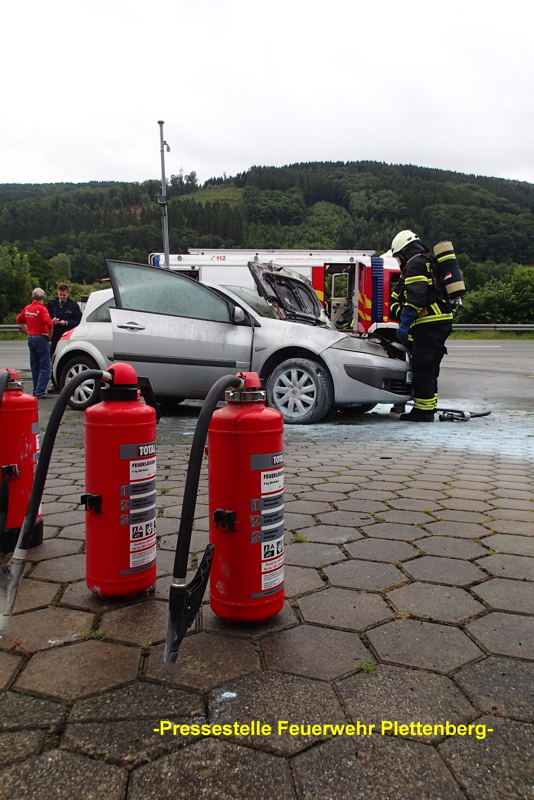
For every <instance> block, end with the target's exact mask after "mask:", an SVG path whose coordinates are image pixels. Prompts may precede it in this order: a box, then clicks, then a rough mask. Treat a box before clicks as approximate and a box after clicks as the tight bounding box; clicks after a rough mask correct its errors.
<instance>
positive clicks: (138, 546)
mask: <svg viewBox="0 0 534 800" xmlns="http://www.w3.org/2000/svg"><path fill="white" fill-rule="evenodd" d="M155 544H156V534H154V535H153V536H150V537H149V538H148V539H142V540H141V541H139V539H135V541H133V542H130V553H137V552H138V551H139V550H144V548H145V547H153V546H154V545H155Z"/></svg>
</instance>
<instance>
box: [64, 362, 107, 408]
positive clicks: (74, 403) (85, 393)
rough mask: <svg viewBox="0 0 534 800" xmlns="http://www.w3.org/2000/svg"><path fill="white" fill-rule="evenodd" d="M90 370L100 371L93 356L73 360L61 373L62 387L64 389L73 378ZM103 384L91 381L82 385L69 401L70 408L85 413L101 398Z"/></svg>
mask: <svg viewBox="0 0 534 800" xmlns="http://www.w3.org/2000/svg"><path fill="white" fill-rule="evenodd" d="M88 369H98V364H97V363H96V361H94V360H93V359H92V358H91V356H78V357H76V358H72V359H71V360H70V361H69V362H68V363H67V364H65V367H64V368H63V370H62V372H61V380H60V386H61V388H62V389H63V387H64V386H65V384H66V383H68V382H69V381H70V380H71V378H74V377H75V376H76V375H79V374H80V372H85V371H86V370H88ZM100 388H101V384H100V383H99V382H98V381H94V380H92V381H91V380H90V381H85V383H82V384H80V386H78V387H77V389H76V391H75V392H74V394H73V395H72V397H71V399H70V400H69V406H70V407H71V408H73V409H74V410H75V411H84V410H85V409H86V408H89V406H92V405H94V404H95V403H97V402H98V400H99V397H100Z"/></svg>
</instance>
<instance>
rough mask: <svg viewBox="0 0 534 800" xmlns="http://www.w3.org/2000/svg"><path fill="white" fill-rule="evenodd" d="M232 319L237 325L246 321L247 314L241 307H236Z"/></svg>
mask: <svg viewBox="0 0 534 800" xmlns="http://www.w3.org/2000/svg"><path fill="white" fill-rule="evenodd" d="M232 319H233V321H234V322H236V323H239V322H244V321H245V319H246V315H245V312H244V311H243V309H242V308H241V306H234V310H233V313H232Z"/></svg>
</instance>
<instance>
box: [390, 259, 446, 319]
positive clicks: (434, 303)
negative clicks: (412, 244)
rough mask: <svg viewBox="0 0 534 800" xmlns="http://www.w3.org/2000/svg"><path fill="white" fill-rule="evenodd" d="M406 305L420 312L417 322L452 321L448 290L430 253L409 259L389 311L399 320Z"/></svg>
mask: <svg viewBox="0 0 534 800" xmlns="http://www.w3.org/2000/svg"><path fill="white" fill-rule="evenodd" d="M404 306H409V307H410V308H414V309H415V310H416V311H417V318H416V319H415V320H414V322H413V324H414V325H419V324H421V323H427V322H444V321H445V320H452V306H451V304H450V302H449V300H448V298H447V290H446V289H445V285H444V284H443V282H442V281H441V280H440V279H439V273H438V271H437V268H436V266H435V265H434V264H433V262H432V259H431V256H430V254H429V253H417V254H416V255H415V256H412V258H410V259H409V260H408V261H407V262H406V264H405V265H404V269H403V270H402V274H401V277H400V279H399V282H398V283H397V286H396V287H395V289H394V290H393V291H392V292H391V300H390V304H389V310H390V312H391V315H392V317H393V318H394V319H399V317H400V315H401V312H402V309H403V307H404Z"/></svg>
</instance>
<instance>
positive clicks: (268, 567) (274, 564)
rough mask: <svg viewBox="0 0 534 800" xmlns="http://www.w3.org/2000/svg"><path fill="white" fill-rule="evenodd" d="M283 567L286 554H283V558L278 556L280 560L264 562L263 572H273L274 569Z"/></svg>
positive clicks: (274, 559)
mask: <svg viewBox="0 0 534 800" xmlns="http://www.w3.org/2000/svg"><path fill="white" fill-rule="evenodd" d="M283 566H284V554H283V553H282V555H281V556H278V558H273V559H271V561H262V564H261V571H262V572H271V571H272V570H273V569H280V567H283Z"/></svg>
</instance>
